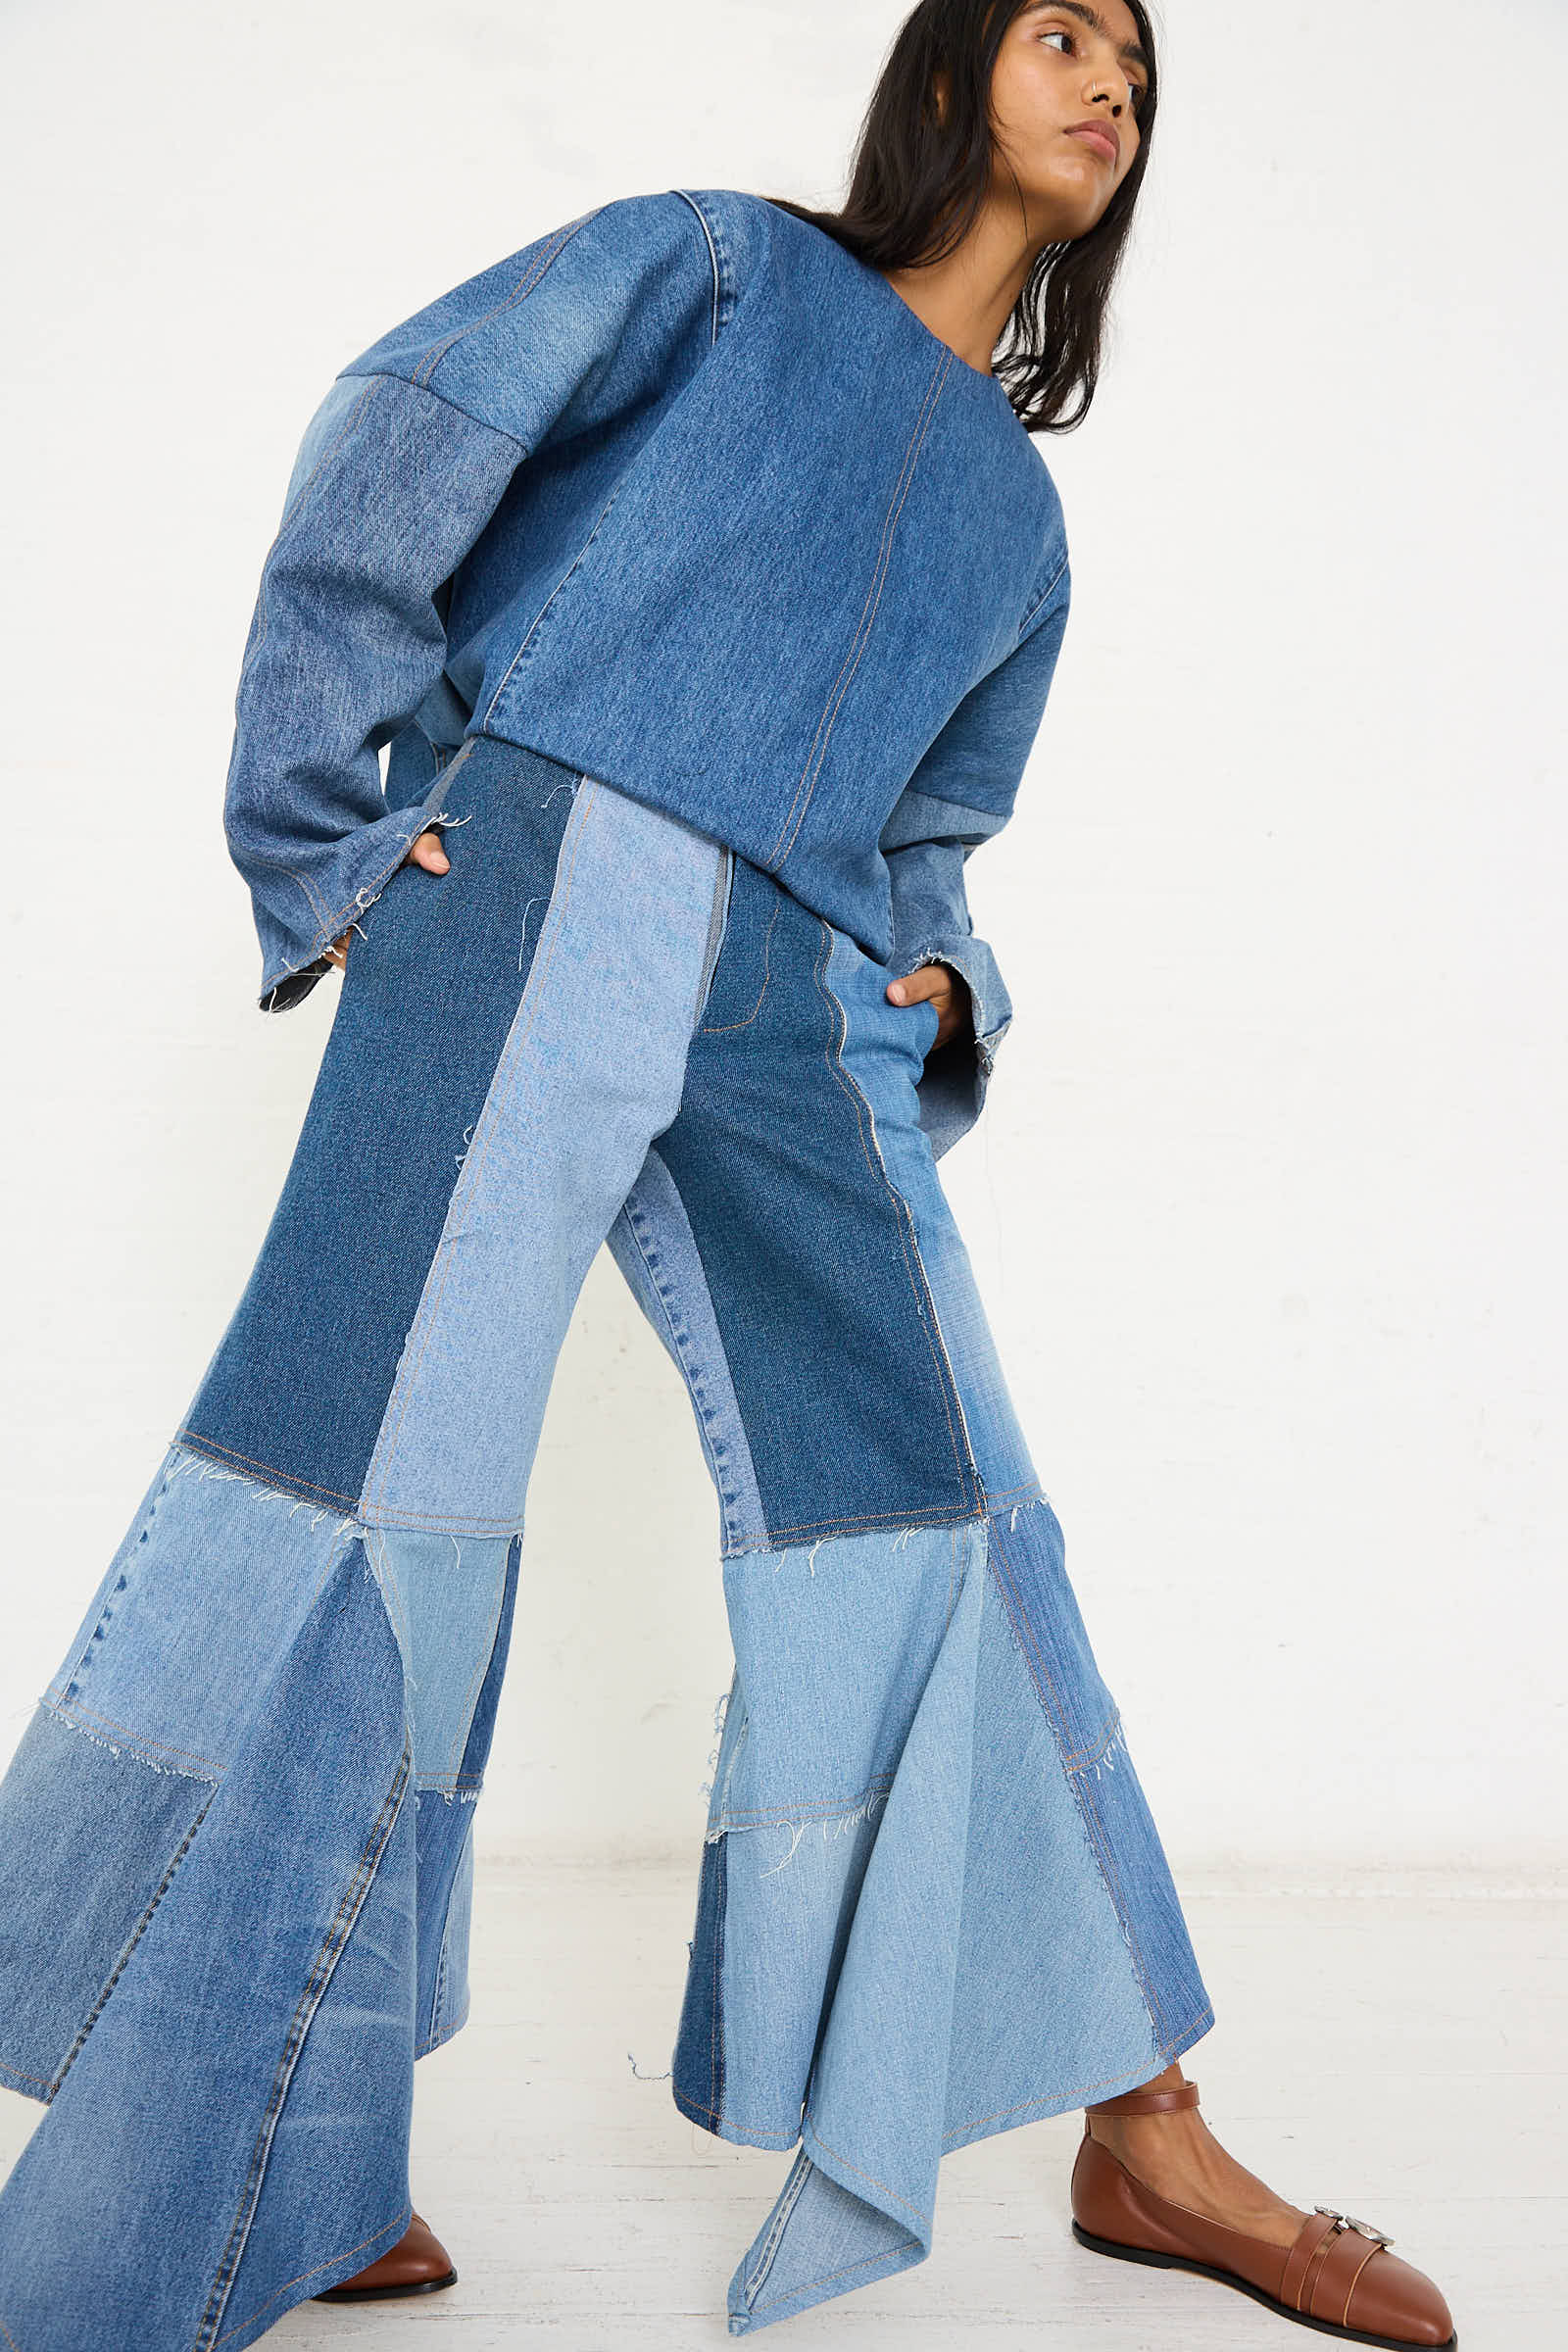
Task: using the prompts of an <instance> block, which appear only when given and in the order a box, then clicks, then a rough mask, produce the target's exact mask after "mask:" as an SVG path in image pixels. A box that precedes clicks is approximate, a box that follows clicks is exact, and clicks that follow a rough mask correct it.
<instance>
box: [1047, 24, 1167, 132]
mask: <svg viewBox="0 0 1568 2352" xmlns="http://www.w3.org/2000/svg"><path fill="white" fill-rule="evenodd" d="M1040 37H1041V39H1042V40H1043V41H1066V42H1067V43H1068V44H1069V46H1070V45H1071V44H1072V43H1073V42H1074V41H1076V39H1077V37H1078V36H1077V34H1076V33H1073V32H1069V31H1068V30H1067V29H1066V27H1065V26H1064V25H1052V27H1051V28H1050V30H1049V31H1047V32H1043V33H1042V34H1041V36H1040ZM1065 54H1066V53H1065V51H1064V52H1063V55H1065ZM1127 90H1128V96H1129V101H1130V103H1131V106H1132V110H1133V113H1134V114H1135V115H1138V114H1142V112H1143V109H1144V101H1145V99H1146V98H1147V97H1148V96H1149V92H1148V90H1147V89H1146V88H1145V86H1144V84H1143V83H1142V82H1141V81H1130V82H1129V83H1128V84H1127Z"/></svg>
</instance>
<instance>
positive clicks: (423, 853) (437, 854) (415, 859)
mask: <svg viewBox="0 0 1568 2352" xmlns="http://www.w3.org/2000/svg"><path fill="white" fill-rule="evenodd" d="M408 863H409V864H410V865H422V866H423V868H424V870H425V872H426V873H427V874H444V873H445V872H446V870H447V868H448V866H449V865H450V864H451V863H452V860H451V858H449V857H448V856H447V854H446V852H445V850H444V849H443V848H442V847H441V836H440V834H439V833H421V834H420V835H419V838H418V840H417V841H416V842H415V843H414V845H413V847H412V848H411V850H410V851H409V856H408Z"/></svg>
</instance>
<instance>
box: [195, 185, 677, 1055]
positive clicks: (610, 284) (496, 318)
mask: <svg viewBox="0 0 1568 2352" xmlns="http://www.w3.org/2000/svg"><path fill="white" fill-rule="evenodd" d="M698 329H701V331H702V334H703V341H704V344H705V346H706V341H707V339H708V338H709V336H710V335H711V265H710V262H709V258H708V251H707V246H706V242H705V241H704V239H703V238H702V236H701V233H700V229H699V225H698V223H697V221H696V220H695V217H694V216H693V214H692V211H691V208H690V207H689V206H688V205H687V204H685V203H684V202H683V201H682V200H681V199H679V198H678V197H675V196H672V195H671V196H662V197H654V198H634V199H627V200H624V201H623V202H621V203H620V204H617V205H613V206H610V207H605V208H602V209H601V211H600V212H599V213H596V214H594V215H585V216H583V217H582V219H581V220H579V221H571V222H568V223H566V224H565V226H564V227H563V228H560V229H556V230H554V231H552V232H551V234H550V235H549V236H547V237H543V238H540V239H539V240H537V242H536V243H535V244H533V245H531V246H527V247H525V248H523V249H522V251H521V252H519V253H516V254H514V255H511V256H509V257H508V259H507V260H506V261H505V262H503V263H500V264H498V265H496V267H495V268H494V269H492V270H485V271H483V272H482V273H481V274H480V275H479V276H477V277H475V278H472V279H470V280H468V281H467V282H466V284H465V285H463V286H460V287H458V288H455V289H454V290H453V292H452V293H450V294H447V295H444V296H442V297H441V298H440V300H439V301H438V302H436V303H433V304H431V305H430V306H428V308H427V309H426V310H424V311H421V312H420V313H418V314H417V315H416V317H415V318H414V319H410V320H407V321H405V322H404V323H403V324H402V325H401V326H399V327H396V328H394V329H392V330H391V332H390V333H389V334H387V335H386V336H384V337H382V338H381V340H380V341H379V342H378V343H376V344H374V345H372V346H371V347H370V349H369V350H368V352H366V353H363V354H362V355H361V356H360V358H359V359H358V360H356V361H354V362H352V363H351V365H350V366H349V367H348V368H344V369H343V370H342V372H341V373H340V374H339V375H338V377H337V379H336V380H335V382H334V383H333V384H332V386H331V388H330V390H329V391H328V392H327V394H326V396H325V398H324V399H323V401H322V402H321V404H320V406H319V409H318V410H317V412H316V415H315V416H314V417H313V418H312V419H311V422H310V424H309V426H308V427H307V430H306V433H305V437H304V441H303V443H302V445H301V448H300V452H299V456H298V458H297V460H296V462H295V466H294V471H293V474H292V477H291V479H290V482H289V486H288V492H287V496H286V499H285V507H284V514H283V520H282V524H281V527H280V529H279V531H278V534H277V537H276V539H275V540H274V542H273V544H272V547H271V549H270V552H269V554H268V557H267V560H266V563H265V565H264V568H263V573H262V581H261V588H260V593H259V595H258V598H257V603H256V611H255V614H254V617H253V619H252V623H251V629H250V634H249V637H248V639H247V643H246V648H245V655H244V661H243V665H242V669H241V675H240V683H239V690H238V693H237V696H236V699H235V733H234V743H233V752H232V757H231V760H230V764H229V770H228V779H227V784H226V788H225V796H224V829H225V833H226V837H227V840H228V845H229V852H230V856H231V857H232V858H233V861H234V863H235V865H236V866H237V867H238V868H239V871H240V873H241V874H242V875H243V877H244V878H245V880H246V882H247V883H248V884H249V886H250V890H251V894H252V900H253V906H254V910H255V917H256V927H257V932H258V936H259V938H260V941H261V946H262V952H263V973H262V984H261V996H260V1003H261V1005H262V1008H263V1010H265V1011H280V1010H283V1009H285V1008H286V1007H287V1006H289V1005H295V1004H298V1003H299V1002H300V1000H301V999H302V998H303V997H304V996H305V995H307V994H308V992H309V991H310V989H311V988H312V987H314V985H315V983H316V981H317V980H318V979H319V977H320V976H321V974H322V972H323V971H325V970H326V968H327V965H326V960H325V956H324V954H323V951H324V950H325V949H326V948H327V947H328V946H329V945H330V943H331V942H332V941H333V940H334V939H336V938H337V937H338V936H339V934H340V933H342V932H343V931H344V930H346V929H347V927H348V926H349V924H350V923H352V922H353V920H354V919H355V917H356V915H357V914H359V913H360V912H361V911H362V910H363V909H364V908H365V907H367V906H368V904H369V903H370V901H371V900H372V899H373V898H374V897H375V896H376V895H377V894H378V892H379V891H380V890H381V889H382V888H383V887H384V886H385V884H386V882H387V881H388V880H389V878H390V876H391V875H392V873H393V872H394V871H395V870H396V868H397V866H398V865H399V864H401V862H402V860H403V858H405V856H406V855H407V852H408V849H409V845H410V843H411V842H412V841H413V840H414V839H415V838H416V836H417V833H418V832H419V831H420V830H421V829H422V828H423V827H424V826H425V825H427V824H428V823H430V822H431V821H432V819H433V817H434V816H435V815H436V814H437V813H438V811H439V805H440V797H441V779H442V774H443V772H444V767H445V759H444V757H443V756H442V750H441V749H438V751H437V753H436V757H435V759H434V760H433V762H432V767H433V772H427V773H426V775H425V776H423V777H418V778H417V779H411V776H410V771H409V763H408V761H407V759H406V758H400V759H399V760H398V761H397V762H396V763H395V764H396V769H397V772H396V774H395V775H394V776H393V777H392V778H391V779H390V783H391V789H390V790H386V791H384V790H383V787H382V782H381V773H380V761H379V753H380V751H381V748H382V747H383V746H384V745H386V744H389V743H392V742H393V741H394V740H399V741H400V750H402V751H404V752H405V753H406V751H407V747H408V745H409V743H410V742H412V741H413V740H414V738H413V737H412V736H411V735H410V734H409V730H410V727H411V723H412V721H413V720H414V717H415V714H416V712H417V711H420V710H421V708H423V709H424V710H425V711H429V710H430V709H432V708H433V707H436V706H441V705H444V704H446V703H450V704H451V705H452V708H453V711H454V712H457V711H461V710H462V709H463V705H462V702H461V700H460V699H459V698H458V697H457V696H456V694H455V693H454V691H453V688H452V684H451V681H450V680H448V679H447V678H446V677H445V675H444V671H445V664H446V662H447V659H448V637H447V628H446V611H445V607H446V604H447V602H448V601H449V600H448V598H447V597H446V596H444V595H443V593H442V592H443V590H444V589H448V588H449V586H450V583H451V581H452V578H453V575H454V574H455V573H456V572H457V571H458V568H459V566H460V565H461V564H463V563H464V561H465V559H466V557H467V556H468V555H469V554H470V552H471V551H472V550H473V549H474V547H475V545H476V543H477V542H478V541H479V540H480V538H481V536H482V535H483V533H484V532H485V530H486V527H487V525H488V524H489V523H490V522H491V519H492V517H493V516H494V515H495V513H496V510H497V508H498V506H499V505H500V503H501V502H502V500H503V498H504V496H505V494H506V492H507V490H508V487H509V485H510V484H511V482H512V479H513V476H514V474H515V472H516V469H517V467H518V466H520V465H521V464H522V462H523V460H524V459H525V458H527V457H529V456H530V455H531V454H532V453H533V452H534V451H536V450H537V449H539V448H541V447H542V446H544V445H545V444H546V443H554V442H559V441H561V440H563V439H570V438H573V437H575V436H591V435H592V434H593V433H594V432H595V430H596V429H599V428H603V427H604V425H605V424H606V422H607V421H608V420H609V419H611V418H613V417H620V416H622V415H624V414H625V413H626V412H627V411H630V410H635V409H637V408H639V407H641V406H646V405H647V404H649V403H650V402H653V403H657V402H658V400H659V398H660V396H661V394H662V393H663V392H666V391H668V390H669V389H671V388H672V387H673V385H674V384H676V383H678V380H679V377H680V374H681V372H682V368H683V364H684V365H686V366H689V365H691V364H695V358H694V357H693V358H691V359H688V351H687V347H688V346H693V345H695V340H696V330H698ZM460 731H461V730H460ZM440 732H441V730H440V728H439V727H437V729H436V739H437V742H438V744H439V737H440ZM443 748H445V747H443ZM411 782H412V783H413V786H414V790H415V792H417V795H418V797H416V798H411V789H410V788H411Z"/></svg>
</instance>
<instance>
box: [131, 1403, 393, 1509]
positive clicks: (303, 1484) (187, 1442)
mask: <svg viewBox="0 0 1568 2352" xmlns="http://www.w3.org/2000/svg"><path fill="white" fill-rule="evenodd" d="M174 1439H175V1443H176V1444H178V1445H181V1446H189V1447H190V1448H191V1450H192V1451H193V1452H196V1453H204V1452H205V1453H212V1454H221V1455H222V1457H223V1459H224V1460H225V1461H229V1462H243V1463H244V1464H245V1467H246V1469H247V1470H265V1471H266V1473H267V1475H268V1477H269V1478H270V1479H273V1480H275V1481H276V1483H277V1484H278V1486H280V1487H288V1488H290V1489H292V1491H293V1492H294V1493H295V1494H296V1495H302V1497H305V1498H307V1499H308V1497H309V1495H325V1496H326V1498H327V1500H328V1501H329V1502H341V1503H345V1504H347V1506H348V1508H349V1509H350V1510H353V1509H354V1507H355V1497H354V1496H353V1495H340V1494H338V1492H337V1490H336V1488H335V1487H319V1486H317V1485H316V1484H315V1483H314V1482H313V1481H312V1480H311V1479H308V1478H296V1477H295V1476H294V1474H293V1472H292V1471H289V1470H274V1469H273V1467H272V1465H271V1463H270V1462H258V1461H254V1460H253V1459H252V1458H251V1456H250V1455H249V1454H248V1453H236V1452H235V1451H234V1450H233V1447H232V1446H220V1444H219V1443H218V1440H217V1439H216V1438H204V1437H203V1436H202V1434H201V1432H200V1431H199V1430H195V1429H192V1428H191V1427H190V1426H189V1424H188V1423H186V1424H184V1425H183V1426H182V1427H180V1428H179V1429H176V1430H175V1432H174Z"/></svg>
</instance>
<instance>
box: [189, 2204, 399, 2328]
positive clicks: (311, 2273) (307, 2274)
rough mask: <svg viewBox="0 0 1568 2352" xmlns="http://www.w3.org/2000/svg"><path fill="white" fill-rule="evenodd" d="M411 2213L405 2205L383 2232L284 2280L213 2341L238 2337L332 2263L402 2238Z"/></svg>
mask: <svg viewBox="0 0 1568 2352" xmlns="http://www.w3.org/2000/svg"><path fill="white" fill-rule="evenodd" d="M413 2213H414V2208H413V2206H412V2205H405V2207H404V2208H403V2212H402V2214H401V2215H400V2216H399V2218H398V2220H397V2221H395V2222H388V2224H387V2226H386V2228H385V2229H377V2230H376V2232H375V2234H374V2236H373V2237H362V2238H361V2240H360V2242H359V2244H358V2245H357V2246H345V2248H344V2249H343V2252H342V2253H341V2254H334V2255H333V2256H332V2257H331V2259H330V2260H329V2261H327V2262H317V2263H313V2264H312V2266H311V2268H310V2269H309V2270H308V2271H300V2272H298V2273H297V2274H296V2276H295V2277H294V2278H285V2279H284V2281H283V2283H282V2285H281V2286H280V2287H278V2289H277V2290H276V2293H274V2294H270V2295H269V2296H268V2298H267V2301H266V2302H265V2303H258V2304H257V2306H256V2309H255V2310H254V2311H253V2312H252V2313H250V2315H249V2317H248V2318H246V2319H243V2320H236V2321H235V2323H234V2325H233V2327H225V2328H224V2329H223V2332H222V2334H221V2336H218V2337H217V2338H216V2339H215V2340H216V2342H218V2343H220V2344H226V2343H227V2342H228V2340H229V2338H230V2337H231V2336H235V2335H238V2333H239V2331H240V2329H241V2328H242V2327H250V2325H251V2323H252V2322H253V2321H255V2320H259V2319H260V2318H261V2316H262V2314H263V2312H264V2311H267V2310H269V2309H270V2307H271V2305H272V2304H274V2303H275V2302H276V2301H277V2298H278V2295H286V2294H287V2293H288V2290H289V2288H290V2287H291V2286H298V2285H299V2283H300V2280H301V2279H302V2278H316V2277H317V2275H318V2274H319V2272H321V2271H329V2270H330V2269H331V2268H332V2264H333V2263H337V2262H347V2261H348V2259H349V2257H350V2255H352V2254H363V2253H364V2252H365V2250H366V2248H367V2247H368V2246H374V2245H379V2244H380V2242H381V2240H382V2238H383V2237H390V2236H391V2235H392V2232H393V2230H394V2229H395V2230H396V2231H397V2233H398V2236H399V2237H402V2236H403V2234H404V2232H405V2231H406V2230H407V2229H408V2227H409V2223H410V2220H411V2218H412V2216H413ZM368 2267H369V2266H368V2264H367V2263H363V2262H362V2263H361V2265H360V2268H361V2270H362V2271H363V2270H367V2269H368ZM349 2276H350V2278H352V2277H353V2276H354V2274H353V2272H352V2271H351V2272H350V2274H349Z"/></svg>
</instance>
